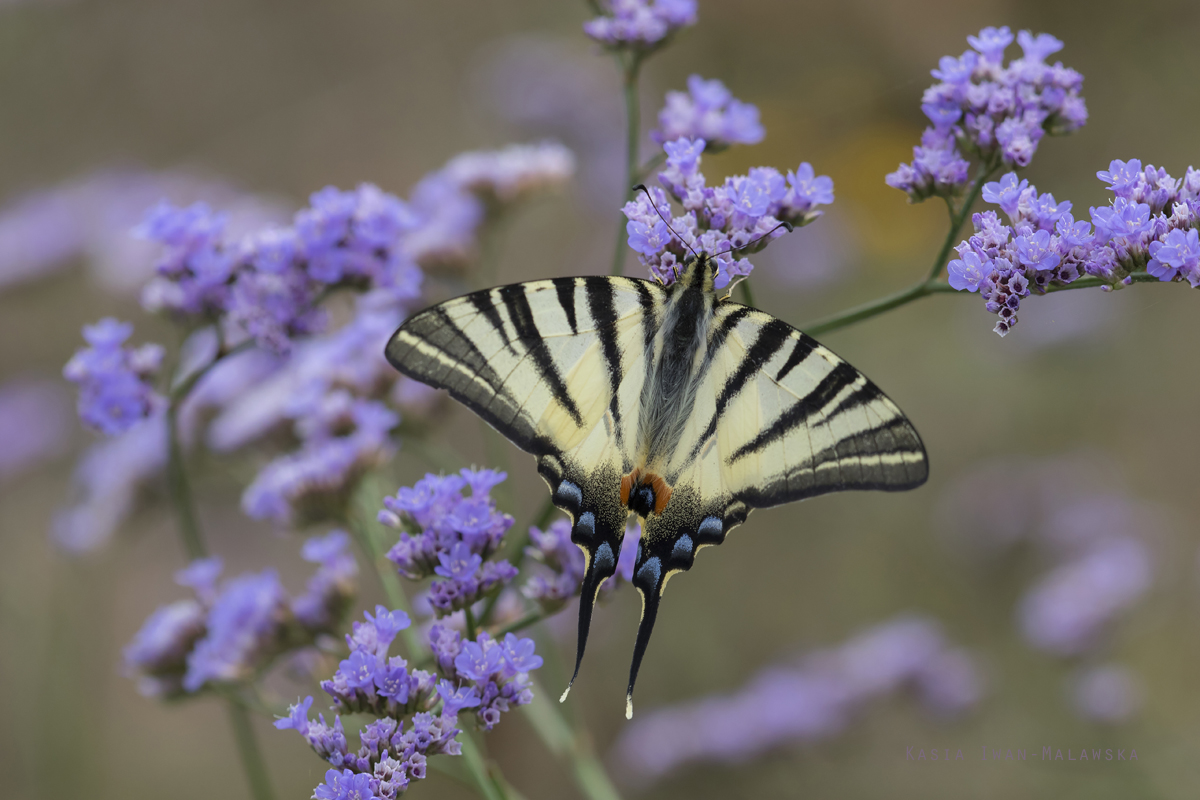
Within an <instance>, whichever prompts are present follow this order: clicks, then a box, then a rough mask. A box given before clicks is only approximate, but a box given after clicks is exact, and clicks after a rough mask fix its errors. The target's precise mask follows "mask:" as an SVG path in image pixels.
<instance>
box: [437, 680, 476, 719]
mask: <svg viewBox="0 0 1200 800" xmlns="http://www.w3.org/2000/svg"><path fill="white" fill-rule="evenodd" d="M437 690H438V696H439V697H441V698H442V702H443V703H445V705H444V706H443V707H442V714H444V715H446V716H449V717H454V716H458V712H459V711H462V710H463V709H464V708H475V707H476V706H478V705H479V704H480V703H481V702H482V701H481V700H480V699H479V694H478V693H477V692H476V691H475V687H474V686H459V687H458V688H457V689H456V688H455V687H454V685H453V684H452V683H450V681H446V680H443V681H438V689H437Z"/></svg>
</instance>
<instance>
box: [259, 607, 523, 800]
mask: <svg viewBox="0 0 1200 800" xmlns="http://www.w3.org/2000/svg"><path fill="white" fill-rule="evenodd" d="M364 617H365V618H366V622H355V623H354V627H353V632H352V633H350V634H348V635H347V636H346V644H347V645H348V646H349V649H350V655H349V657H348V658H346V659H344V660H343V661H342V662H341V664H339V665H338V669H337V671H336V672H335V673H334V674H333V677H332V678H330V679H329V680H326V681H322V682H321V688H322V689H323V690H324V691H325V692H326V694H328V695H329V696H330V697H332V698H333V709H334V710H336V711H337V712H340V713H339V714H337V715H335V716H334V721H333V724H332V725H330V724H328V723H327V722H326V721H325V717H324V715H318V717H317V719H315V720H311V719H309V718H308V712H309V709H310V708H311V707H312V703H313V698H312V697H306V698H305V699H304V700H301V701H298V702H297V703H296V704H295V705H293V706H291V707H290V708H289V709H288V716H286V717H284V718H282V719H280V720H278V721H276V723H275V727H276V728H278V729H280V730H285V729H292V730H295V731H297V732H299V733H300V734H301V735H302V736H303V737H304V738H305V740H306V741H307V742H308V743H309V745H310V746H311V747H312V748H313V750H314V751H315V752H316V753H317V754H318V755H319V756H321V758H324V759H325V760H326V761H328V762H329V763H330V764H331V765H332V766H333V767H334V769H332V770H330V771H328V772H327V773H326V775H325V783H324V784H323V785H322V786H318V787H317V789H316V791H315V794H314V797H317V798H329V800H345V799H348V798H356V799H357V800H361V799H362V798H367V797H378V798H385V799H387V798H393V797H396V796H397V795H399V794H401V793H403V792H404V790H405V789H406V788H407V787H408V785H409V784H410V783H411V782H412V781H415V780H420V779H422V778H424V777H425V775H426V764H427V759H428V758H429V757H430V756H435V755H460V754H461V753H462V745H461V744H460V743H459V742H458V741H457V736H458V734H459V733H460V729H459V728H458V727H457V726H458V715H459V713H460V712H461V711H462V710H463V709H472V710H473V712H472V713H473V714H474V716H475V721H476V725H477V726H478V727H479V728H481V729H483V730H491V729H492V728H494V727H495V726H496V724H497V723H499V721H500V715H501V714H502V713H504V712H507V711H509V710H511V709H512V708H515V707H517V706H521V705H525V704H527V703H529V702H530V701H532V699H533V692H532V691H531V689H530V685H531V681H530V679H529V672H531V671H533V670H535V669H538V668H539V667H541V666H542V659H541V657H540V656H538V655H537V654H536V653H535V652H534V649H535V646H534V642H533V640H532V639H518V638H517V637H516V636H515V635H513V634H511V633H510V634H508V635H507V636H506V637H505V638H504V641H503V642H498V641H496V640H494V639H492V638H491V637H490V636H489V635H488V634H487V633H480V634H479V636H478V638H477V639H476V640H475V641H465V642H464V641H463V639H462V636H461V635H460V634H459V633H458V632H456V631H454V630H451V629H449V628H446V627H443V626H441V625H434V626H433V627H432V628H431V629H430V633H429V644H430V647H431V649H432V651H433V656H434V660H435V662H436V664H437V669H438V672H439V673H440V675H441V679H440V680H439V679H437V678H436V677H435V676H434V675H433V674H431V673H429V672H427V671H425V670H420V669H414V670H411V671H410V670H409V669H408V664H407V662H406V661H405V660H404V659H403V658H401V657H400V656H390V655H389V654H388V653H389V649H390V648H391V644H392V642H393V641H394V640H395V638H396V636H397V634H399V633H400V631H402V630H405V629H407V628H408V627H409V625H410V624H411V621H410V620H409V618H408V615H407V614H405V613H404V612H403V611H399V610H396V611H388V610H387V609H386V608H384V607H383V606H376V607H375V613H374V615H372V614H371V613H370V612H366V613H364ZM345 713H366V714H371V715H374V716H376V717H378V719H376V720H374V721H373V722H371V723H370V724H368V725H366V726H365V727H364V728H363V729H362V730H361V731H359V742H360V746H359V749H358V750H357V751H356V752H351V750H350V748H349V745H348V744H347V741H346V735H345V731H344V728H343V726H342V720H341V716H340V714H345ZM409 715H412V721H411V723H410V724H409V726H408V727H407V729H406V728H405V724H404V718H405V717H407V716H409ZM356 792H357V793H358V794H356Z"/></svg>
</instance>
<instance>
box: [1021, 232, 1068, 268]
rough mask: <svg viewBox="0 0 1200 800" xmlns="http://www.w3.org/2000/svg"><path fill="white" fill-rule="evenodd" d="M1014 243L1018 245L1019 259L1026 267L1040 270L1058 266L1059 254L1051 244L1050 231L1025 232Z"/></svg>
mask: <svg viewBox="0 0 1200 800" xmlns="http://www.w3.org/2000/svg"><path fill="white" fill-rule="evenodd" d="M1013 244H1014V246H1015V247H1016V253H1017V260H1018V261H1019V262H1020V263H1021V264H1023V265H1024V266H1026V267H1029V268H1031V269H1035V270H1039V271H1040V270H1047V269H1054V268H1055V267H1057V266H1058V262H1059V255H1058V253H1057V252H1056V251H1055V248H1054V247H1053V246H1052V245H1051V242H1050V233H1049V232H1048V231H1038V232H1037V233H1030V234H1023V235H1021V236H1018V237H1017V238H1016V239H1015V240H1014V241H1013Z"/></svg>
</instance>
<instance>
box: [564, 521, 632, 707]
mask: <svg viewBox="0 0 1200 800" xmlns="http://www.w3.org/2000/svg"><path fill="white" fill-rule="evenodd" d="M589 517H591V518H592V519H588V518H589ZM593 519H594V517H592V515H591V514H585V515H581V518H580V521H579V522H576V524H575V527H574V529H573V530H572V532H571V540H572V541H573V542H575V544H577V545H579V546H580V547H581V548H582V549H583V550H584V552H585V553H587V571H586V572H585V573H584V576H583V586H582V588H581V589H580V592H579V638H578V640H577V642H576V645H575V671H574V672H573V673H572V674H571V682H570V683H568V684H567V688H566V690H565V691H564V692H563V693H562V697H561V698H559V702H562V701H564V700H566V699H567V695H568V694H569V693H570V691H571V687H572V686H573V685H574V684H575V678H577V677H578V676H579V666H580V664H582V663H583V651H584V649H585V648H586V647H587V638H588V630H589V629H590V628H591V625H592V609H593V608H594V607H595V605H596V597H597V596H598V595H599V594H600V587H601V586H603V585H604V582H605V581H606V580H608V579H609V578H611V577H612V576H613V575H614V574H616V571H617V555H618V554H619V553H620V552H621V540H622V539H623V538H624V533H625V531H624V529H618V530H614V531H608V530H602V529H597V527H596V526H595V524H594V522H593V521H592V520H593Z"/></svg>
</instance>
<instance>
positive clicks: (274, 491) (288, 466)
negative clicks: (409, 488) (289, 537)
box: [242, 400, 400, 523]
mask: <svg viewBox="0 0 1200 800" xmlns="http://www.w3.org/2000/svg"><path fill="white" fill-rule="evenodd" d="M345 408H346V409H347V410H348V412H349V413H348V414H346V415H345V416H344V417H340V418H338V419H337V422H338V423H339V425H340V426H342V427H343V428H344V427H349V428H350V430H349V431H346V432H343V431H342V430H338V431H337V433H336V434H335V432H334V427H333V425H332V423H333V422H334V421H335V420H334V419H316V420H314V421H313V422H314V427H313V429H311V430H309V431H308V434H309V435H308V436H307V437H306V438H307V439H308V441H307V442H306V443H305V445H304V446H303V447H302V448H301V449H300V450H299V451H297V452H295V453H291V454H288V455H285V456H282V457H280V458H278V459H276V460H275V461H273V462H271V463H270V464H268V465H267V466H266V467H265V468H264V469H263V470H262V471H261V472H259V474H258V476H257V477H256V478H255V479H254V481H253V482H252V483H251V484H250V485H249V486H248V487H246V490H245V492H244V493H243V494H242V510H244V511H245V512H246V514H247V515H249V516H250V517H252V518H254V519H270V520H274V521H276V522H280V523H285V522H295V521H312V520H320V519H324V518H328V517H336V516H338V514H339V513H340V512H339V509H341V508H342V507H343V506H344V504H345V503H346V502H348V500H349V494H350V492H351V491H352V489H353V487H354V485H355V482H356V481H357V480H358V478H359V477H361V476H362V475H363V474H364V473H365V472H366V471H367V470H368V469H370V468H373V467H377V466H379V465H381V464H383V463H385V462H386V461H388V460H389V459H390V458H391V457H392V455H393V454H394V453H395V445H394V444H393V443H392V441H391V438H390V437H389V435H388V434H389V432H390V431H391V429H392V428H394V427H395V426H396V425H397V424H398V423H399V421H400V419H399V417H398V416H397V415H396V414H394V413H393V412H392V411H390V410H388V409H387V408H386V407H385V406H383V405H382V404H380V403H375V402H369V401H365V400H353V401H349V402H347V404H346V406H345Z"/></svg>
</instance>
